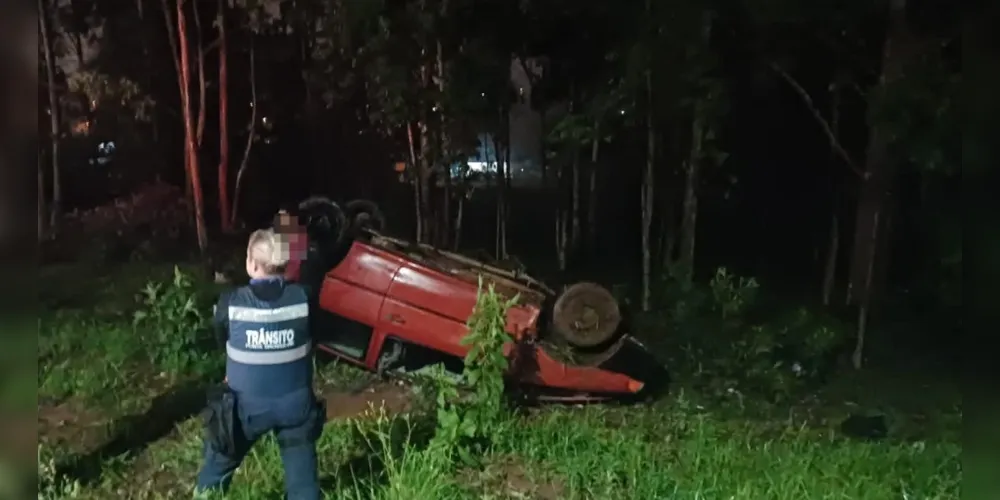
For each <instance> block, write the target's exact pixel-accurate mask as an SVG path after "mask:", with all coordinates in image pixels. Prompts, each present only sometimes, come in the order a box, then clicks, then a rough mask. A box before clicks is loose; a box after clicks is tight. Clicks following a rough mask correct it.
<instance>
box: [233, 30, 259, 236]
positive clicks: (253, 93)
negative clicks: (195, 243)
mask: <svg viewBox="0 0 1000 500" xmlns="http://www.w3.org/2000/svg"><path fill="white" fill-rule="evenodd" d="M256 133H257V53H256V48H255V47H254V39H253V36H251V37H250V121H249V122H248V123H247V144H246V146H244V148H243V159H242V160H240V168H239V170H237V171H236V185H234V186H233V208H232V210H230V211H229V227H230V228H233V227H236V217H237V214H238V213H239V207H240V190H241V189H240V188H241V187H242V186H243V174H244V173H245V172H246V170H247V165H249V164H250V151H251V150H252V149H253V139H254V135H255V134H256Z"/></svg>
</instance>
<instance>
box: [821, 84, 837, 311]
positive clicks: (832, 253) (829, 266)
mask: <svg viewBox="0 0 1000 500" xmlns="http://www.w3.org/2000/svg"><path fill="white" fill-rule="evenodd" d="M830 101H831V104H830V125H831V127H832V130H833V135H834V137H836V138H837V140H838V142H839V136H840V86H839V85H838V84H837V83H836V82H834V84H833V85H832V86H831V95H830ZM837 161H838V158H837V156H836V153H835V152H833V151H831V153H830V162H831V163H834V164H835V163H836V162H837ZM830 170H831V175H832V172H834V171H835V169H834V168H833V165H831V169H830ZM830 187H831V191H832V196H831V202H832V203H831V204H832V206H831V209H830V214H831V215H830V234H829V238H828V239H827V249H826V265H825V267H824V269H823V289H822V291H823V295H822V297H823V305H824V306H829V305H830V300H831V298H832V297H833V289H834V287H835V286H836V283H837V257H838V255H839V253H840V217H839V203H838V202H837V200H838V198H839V193H838V192H837V185H836V180H835V176H834V178H831V179H830Z"/></svg>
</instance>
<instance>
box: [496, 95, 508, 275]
mask: <svg viewBox="0 0 1000 500" xmlns="http://www.w3.org/2000/svg"><path fill="white" fill-rule="evenodd" d="M500 114H501V118H502V116H503V111H501V112H500ZM501 123H502V122H501ZM503 148H504V146H503V145H502V144H501V140H500V139H499V137H498V136H497V135H494V136H493V160H494V161H495V162H496V176H495V178H496V183H497V217H496V219H497V221H496V223H497V231H496V258H497V260H503V259H506V258H507V187H508V185H507V166H506V165H504V162H505V157H506V155H505V154H502V153H501V151H502V150H503Z"/></svg>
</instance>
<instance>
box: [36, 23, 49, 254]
mask: <svg viewBox="0 0 1000 500" xmlns="http://www.w3.org/2000/svg"><path fill="white" fill-rule="evenodd" d="M41 15H42V13H41V12H40V13H39V16H41ZM44 163H45V162H44V160H43V155H42V154H40V152H39V155H38V241H39V242H41V241H42V240H44V239H45V235H46V234H48V231H47V224H46V222H47V220H46V219H47V216H48V214H46V213H45V212H46V210H47V207H46V206H45V168H44V167H43V166H42V165H43V164H44Z"/></svg>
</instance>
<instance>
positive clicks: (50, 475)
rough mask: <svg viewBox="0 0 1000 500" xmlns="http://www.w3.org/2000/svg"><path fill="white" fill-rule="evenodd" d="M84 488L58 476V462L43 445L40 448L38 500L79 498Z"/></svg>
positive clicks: (77, 483) (76, 482)
mask: <svg viewBox="0 0 1000 500" xmlns="http://www.w3.org/2000/svg"><path fill="white" fill-rule="evenodd" d="M81 490H82V487H81V486H80V483H79V482H78V481H71V480H67V479H65V478H62V477H59V475H58V474H56V460H55V458H54V457H53V456H52V455H51V454H50V453H49V452H48V450H46V449H44V448H43V447H42V446H41V445H39V446H38V500H69V499H73V498H78V497H79V496H80V494H81Z"/></svg>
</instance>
